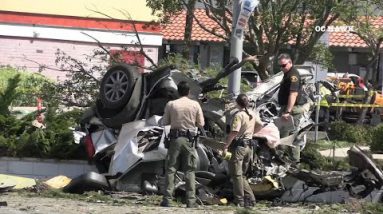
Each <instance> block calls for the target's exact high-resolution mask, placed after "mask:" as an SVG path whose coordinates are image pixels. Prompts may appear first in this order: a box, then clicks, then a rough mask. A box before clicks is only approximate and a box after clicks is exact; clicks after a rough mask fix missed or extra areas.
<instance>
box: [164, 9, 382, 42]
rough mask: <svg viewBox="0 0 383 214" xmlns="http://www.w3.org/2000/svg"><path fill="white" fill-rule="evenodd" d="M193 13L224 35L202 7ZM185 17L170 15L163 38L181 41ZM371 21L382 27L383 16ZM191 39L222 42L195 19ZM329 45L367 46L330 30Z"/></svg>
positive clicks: (357, 39) (356, 38) (349, 34)
mask: <svg viewBox="0 0 383 214" xmlns="http://www.w3.org/2000/svg"><path fill="white" fill-rule="evenodd" d="M194 15H195V17H196V18H197V19H198V20H199V22H200V23H201V24H203V25H204V26H206V27H207V28H208V29H215V30H216V32H217V33H218V34H220V35H224V31H223V30H222V29H221V28H220V26H219V25H218V24H217V23H215V22H214V21H213V20H211V19H210V18H209V17H208V16H207V15H206V13H205V10H204V9H196V10H195V12H194ZM185 19H186V12H185V11H183V12H181V13H179V14H178V15H175V16H174V17H172V18H171V21H170V22H169V23H167V24H165V25H164V26H163V29H162V33H163V38H164V39H165V40H172V41H182V40H183V39H184V31H185ZM371 23H372V24H373V25H374V26H376V27H378V26H379V27H382V26H383V16H382V17H379V18H377V19H374V20H371ZM192 41H194V42H196V41H205V42H224V40H223V39H222V38H219V37H217V36H215V35H213V34H211V33H209V32H207V31H205V30H203V29H202V28H201V27H200V26H199V25H198V24H197V22H196V21H195V20H194V21H193V32H192ZM290 43H291V42H289V44H290ZM291 44H292V43H291ZM329 45H330V47H362V48H363V47H367V45H366V43H365V42H364V41H363V40H362V39H360V38H359V37H358V36H357V35H355V34H352V33H350V32H330V33H329Z"/></svg>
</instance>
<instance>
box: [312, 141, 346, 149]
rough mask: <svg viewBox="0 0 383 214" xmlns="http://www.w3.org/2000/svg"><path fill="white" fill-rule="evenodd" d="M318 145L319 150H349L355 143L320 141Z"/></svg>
mask: <svg viewBox="0 0 383 214" xmlns="http://www.w3.org/2000/svg"><path fill="white" fill-rule="evenodd" d="M308 143H314V142H308ZM316 144H317V145H318V149H319V150H327V149H332V148H334V146H335V148H347V147H351V146H353V145H354V143H350V142H347V141H341V140H333V141H328V140H319V141H318V142H317V143H316Z"/></svg>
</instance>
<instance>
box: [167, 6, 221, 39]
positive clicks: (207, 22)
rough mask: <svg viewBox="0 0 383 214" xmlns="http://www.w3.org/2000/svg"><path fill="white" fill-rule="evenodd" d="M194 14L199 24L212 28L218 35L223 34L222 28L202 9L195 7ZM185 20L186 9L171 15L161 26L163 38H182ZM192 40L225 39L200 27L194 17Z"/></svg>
mask: <svg viewBox="0 0 383 214" xmlns="http://www.w3.org/2000/svg"><path fill="white" fill-rule="evenodd" d="M194 16H195V17H196V18H197V19H198V21H199V22H200V23H201V25H203V26H205V27H206V28H207V29H209V30H214V31H215V33H217V34H219V35H225V34H224V30H222V29H221V28H220V26H219V25H218V24H217V23H216V22H215V21H213V20H212V19H210V18H209V17H208V16H207V15H206V13H205V10H204V9H196V10H195V11H194ZM185 21H186V11H182V12H180V13H179V14H177V15H175V16H174V17H172V18H171V19H170V21H169V23H167V24H165V25H164V26H163V29H162V33H163V38H164V39H165V40H172V41H182V40H183V39H184V32H185ZM192 41H195V42H197V41H206V42H224V41H225V40H224V39H222V38H220V37H217V36H215V35H213V34H211V33H209V32H207V31H205V30H204V29H202V28H201V27H200V26H199V24H198V23H197V22H196V20H195V19H194V20H193V31H192Z"/></svg>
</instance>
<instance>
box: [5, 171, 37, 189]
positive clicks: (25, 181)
mask: <svg viewBox="0 0 383 214" xmlns="http://www.w3.org/2000/svg"><path fill="white" fill-rule="evenodd" d="M0 184H1V185H2V186H4V187H9V186H13V188H12V189H15V190H19V189H25V188H30V187H33V186H35V185H36V180H35V179H33V178H26V177H22V176H16V175H6V174H0Z"/></svg>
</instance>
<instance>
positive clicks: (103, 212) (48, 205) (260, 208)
mask: <svg viewBox="0 0 383 214" xmlns="http://www.w3.org/2000/svg"><path fill="white" fill-rule="evenodd" d="M74 197H76V196H74ZM88 198H89V197H88ZM85 199H86V197H85ZM120 200H127V203H121V201H120ZM0 201H5V202H7V206H0V213H2V214H3V213H4V214H26V213H28V214H37V213H39V214H52V213H65V214H67V213H68V214H72V213H73V214H82V213H86V214H88V213H89V214H113V213H124V214H136V213H145V214H146V213H147V214H169V213H188V214H193V213H205V214H215V213H217V214H218V213H220V214H221V213H222V214H229V213H238V214H241V213H243V214H245V213H265V214H266V213H268V214H272V213H278V214H280V213H284V214H285V213H286V214H293V213H294V214H299V213H322V212H320V210H321V208H320V207H318V206H295V207H292V206H288V207H272V206H266V205H265V204H258V205H257V206H256V207H255V208H254V209H252V210H244V209H238V208H236V207H234V206H201V207H199V208H193V209H187V208H185V207H184V205H178V207H171V208H164V207H159V206H158V205H157V203H158V200H157V199H153V200H151V199H150V198H149V199H148V198H147V199H145V200H141V201H140V200H133V199H119V200H118V201H103V200H88V201H86V200H83V199H81V200H79V199H78V198H62V197H45V196H41V195H34V194H23V193H17V192H11V193H0ZM0 204H1V203H0Z"/></svg>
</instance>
